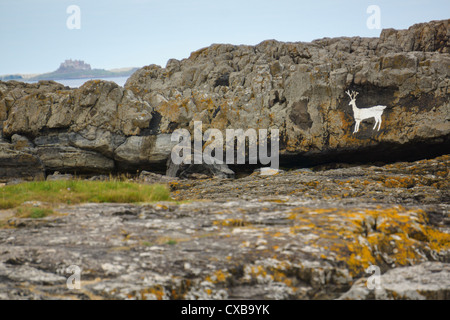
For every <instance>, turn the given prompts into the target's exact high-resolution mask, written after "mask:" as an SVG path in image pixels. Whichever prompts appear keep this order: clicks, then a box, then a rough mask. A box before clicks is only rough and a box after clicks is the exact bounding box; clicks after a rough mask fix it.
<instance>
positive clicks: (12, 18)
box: [0, 0, 450, 75]
mask: <svg viewBox="0 0 450 320" xmlns="http://www.w3.org/2000/svg"><path fill="white" fill-rule="evenodd" d="M72 5H76V6H77V7H78V8H79V9H80V15H79V22H80V24H79V29H77V28H74V29H70V28H69V27H68V20H70V19H71V17H72V16H73V15H72V12H68V8H69V7H70V6H72ZM371 5H376V6H378V8H379V9H380V29H377V28H375V29H373V28H372V29H371V28H369V27H368V26H367V20H368V19H369V18H370V16H371V13H368V12H367V10H368V8H369V6H371ZM448 12H450V1H448V0H445V1H444V0H436V1H433V2H431V3H430V2H429V1H425V0H415V1H401V0H398V1H386V0H383V1H365V0H361V1H359V0H347V1H339V2H337V1H333V0H322V1H315V2H313V3H310V2H307V3H305V2H302V1H292V0H280V1H274V0H259V1H255V0H247V1H236V0H230V1H227V2H220V3H217V2H214V3H213V2H211V1H206V0H195V1H182V0H172V1H157V0H131V1H124V0H110V1H106V0H98V1H95V2H94V1H87V0H41V1H33V0H3V1H1V2H0V35H1V39H2V50H1V51H0V75H7V74H39V73H46V72H51V71H54V70H56V69H57V68H58V67H59V65H60V63H61V62H63V61H64V60H66V59H73V60H83V61H85V62H86V63H88V64H90V65H91V67H92V68H95V69H107V70H110V69H115V68H131V67H143V66H145V65H150V64H158V65H161V66H163V67H164V66H165V65H166V62H167V60H169V59H171V58H175V59H179V60H181V59H184V58H188V57H189V55H190V53H191V52H193V51H195V50H198V49H200V48H203V47H207V46H209V45H211V44H213V43H230V44H233V45H240V44H246V45H256V44H258V43H260V42H262V41H265V40H269V39H275V40H278V41H292V42H297V41H303V42H310V41H312V40H314V39H320V38H323V37H340V36H348V37H352V36H361V37H378V36H379V35H380V32H381V30H382V29H386V28H395V29H407V28H408V27H410V26H412V25H413V24H416V23H422V22H428V21H431V20H442V19H448V18H449V17H448ZM71 21H72V20H71Z"/></svg>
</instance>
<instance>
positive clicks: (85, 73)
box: [0, 60, 138, 82]
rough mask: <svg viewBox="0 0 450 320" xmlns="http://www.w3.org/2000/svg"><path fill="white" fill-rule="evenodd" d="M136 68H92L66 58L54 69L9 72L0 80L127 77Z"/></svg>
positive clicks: (29, 80)
mask: <svg viewBox="0 0 450 320" xmlns="http://www.w3.org/2000/svg"><path fill="white" fill-rule="evenodd" d="M136 70H138V68H135V67H134V68H121V69H112V70H105V69H92V68H91V66H90V65H89V64H87V63H85V62H84V61H81V60H66V61H64V62H63V63H61V65H60V66H59V68H58V69H57V70H56V71H53V72H48V73H42V74H37V75H21V74H9V75H3V76H0V80H2V81H8V80H17V81H25V82H34V81H39V80H55V81H57V80H71V79H73V80H76V79H86V81H87V80H89V79H99V78H101V79H106V78H119V77H129V76H130V75H131V74H133V73H134V72H135V71H136Z"/></svg>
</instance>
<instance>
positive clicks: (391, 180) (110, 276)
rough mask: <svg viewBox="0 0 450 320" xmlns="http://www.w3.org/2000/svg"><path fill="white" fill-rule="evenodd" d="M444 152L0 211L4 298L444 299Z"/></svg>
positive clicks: (449, 250)
mask: <svg viewBox="0 0 450 320" xmlns="http://www.w3.org/2000/svg"><path fill="white" fill-rule="evenodd" d="M449 164H450V157H448V156H445V157H440V158H437V159H431V160H423V161H418V162H413V163H396V164H391V165H385V166H382V167H377V166H366V167H342V168H336V169H330V170H323V168H314V170H311V169H298V170H291V171H285V172H281V173H278V174H275V175H271V176H263V175H260V174H253V175H251V176H248V177H245V178H241V179H207V180H200V181H199V180H182V179H179V180H173V181H172V182H171V183H170V186H171V188H172V193H171V196H172V197H173V198H174V199H175V200H177V201H171V202H158V203H152V204H143V205H131V204H84V205H75V206H67V205H61V206H60V207H59V208H55V209H54V211H55V214H54V215H52V216H47V217H44V218H34V219H33V218H24V217H23V216H22V217H21V216H20V215H17V216H15V215H14V213H13V212H11V210H0V226H2V227H1V228H0V299H336V298H341V299H372V298H375V296H374V295H375V294H376V295H377V296H376V298H378V299H390V298H392V299H424V298H428V299H448V298H449V295H448V294H449V288H450V279H449V266H448V265H449V261H450V236H449V231H450V217H449V214H448V213H449V202H450V201H449V200H450V193H449V192H450V185H449V183H450V182H449V181H450V180H449V179H448V178H449V168H450V166H449ZM139 179H140V180H141V181H142V180H144V181H147V179H148V182H149V183H151V182H154V181H155V180H159V181H161V179H162V177H160V176H157V175H154V174H151V173H143V174H141V177H140V178H139ZM184 200H189V201H184ZM31 205H34V206H41V207H45V206H46V204H45V203H33V204H31ZM370 265H376V266H378V267H379V268H380V276H381V278H380V284H381V288H382V289H380V290H375V291H373V290H372V291H371V290H369V289H368V288H367V287H366V286H365V283H366V281H367V279H368V277H369V276H370V275H371V274H370V273H366V272H365V270H366V269H367V268H368V267H369V266H370ZM74 266H77V267H78V268H79V269H78V270H79V271H80V273H79V276H80V278H79V280H80V289H70V288H68V287H67V284H66V283H67V279H68V278H69V277H71V276H73V275H74V270H76V269H75V268H76V267H74Z"/></svg>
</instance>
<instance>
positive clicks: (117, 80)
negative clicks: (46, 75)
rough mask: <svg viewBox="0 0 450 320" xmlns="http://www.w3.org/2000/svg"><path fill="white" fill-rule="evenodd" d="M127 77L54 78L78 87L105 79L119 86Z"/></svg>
mask: <svg viewBox="0 0 450 320" xmlns="http://www.w3.org/2000/svg"><path fill="white" fill-rule="evenodd" d="M128 78H129V77H109V78H91V79H89V78H83V79H59V80H55V82H58V83H61V84H62V85H65V86H68V87H70V88H79V87H81V86H82V85H83V84H84V83H85V82H87V81H89V80H105V81H113V82H115V83H117V84H118V85H119V86H121V87H123V86H124V85H125V82H127V80H128ZM24 82H27V83H36V82H37V81H24Z"/></svg>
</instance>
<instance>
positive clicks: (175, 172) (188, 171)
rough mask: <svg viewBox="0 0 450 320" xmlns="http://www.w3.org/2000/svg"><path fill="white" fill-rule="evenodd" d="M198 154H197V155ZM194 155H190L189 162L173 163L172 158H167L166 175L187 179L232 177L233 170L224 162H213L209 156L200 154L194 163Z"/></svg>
mask: <svg viewBox="0 0 450 320" xmlns="http://www.w3.org/2000/svg"><path fill="white" fill-rule="evenodd" d="M197 156H198V155H197ZM195 158H196V157H195V156H193V157H192V159H191V161H190V163H181V164H175V163H173V161H172V159H171V158H169V159H168V160H167V171H166V175H167V176H169V177H180V178H187V179H198V178H203V179H205V178H211V177H217V178H223V179H226V178H234V172H233V171H232V170H231V169H230V168H228V166H227V164H226V163H220V164H219V163H215V162H214V159H212V158H211V157H210V156H207V155H202V156H201V158H202V159H199V158H200V156H198V157H197V158H198V159H199V161H198V164H196V161H195Z"/></svg>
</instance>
